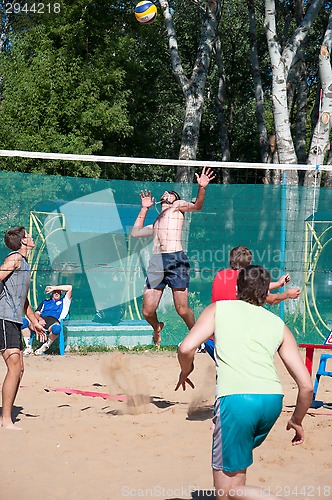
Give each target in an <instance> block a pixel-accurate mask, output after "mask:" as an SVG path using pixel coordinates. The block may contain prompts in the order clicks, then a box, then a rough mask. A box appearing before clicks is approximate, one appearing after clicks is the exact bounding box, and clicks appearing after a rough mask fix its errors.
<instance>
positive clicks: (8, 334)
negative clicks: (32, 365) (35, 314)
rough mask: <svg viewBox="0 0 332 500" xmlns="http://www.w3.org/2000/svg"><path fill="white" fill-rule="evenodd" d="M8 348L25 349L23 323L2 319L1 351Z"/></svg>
mask: <svg viewBox="0 0 332 500" xmlns="http://www.w3.org/2000/svg"><path fill="white" fill-rule="evenodd" d="M6 349H20V351H22V350H23V342H22V334H21V324H20V323H14V322H13V321H7V320H6V319H0V351H5V350H6Z"/></svg>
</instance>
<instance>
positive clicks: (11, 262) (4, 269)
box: [0, 253, 22, 281]
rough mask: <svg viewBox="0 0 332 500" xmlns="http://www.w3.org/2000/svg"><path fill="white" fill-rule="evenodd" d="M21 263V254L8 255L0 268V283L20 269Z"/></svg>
mask: <svg viewBox="0 0 332 500" xmlns="http://www.w3.org/2000/svg"><path fill="white" fill-rule="evenodd" d="M21 262H22V256H21V254H19V253H14V254H12V255H8V257H7V258H6V259H5V260H4V262H3V264H2V265H1V266H0V281H3V280H5V279H6V278H7V276H9V275H10V274H11V273H12V272H13V271H15V270H16V269H19V268H20V267H21Z"/></svg>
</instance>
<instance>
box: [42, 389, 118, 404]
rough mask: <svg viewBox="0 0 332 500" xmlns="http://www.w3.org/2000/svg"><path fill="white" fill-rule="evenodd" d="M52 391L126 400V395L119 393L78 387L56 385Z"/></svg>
mask: <svg viewBox="0 0 332 500" xmlns="http://www.w3.org/2000/svg"><path fill="white" fill-rule="evenodd" d="M51 390H52V391H54V392H64V393H66V394H80V395H81V396H90V397H92V398H103V399H116V400H118V401H128V396H124V395H120V394H106V393H103V392H91V391H81V390H80V389H68V388H66V387H57V388H56V389H51Z"/></svg>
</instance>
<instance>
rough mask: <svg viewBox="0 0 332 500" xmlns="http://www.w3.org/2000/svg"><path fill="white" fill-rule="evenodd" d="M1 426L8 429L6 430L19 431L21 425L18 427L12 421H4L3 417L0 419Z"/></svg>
mask: <svg viewBox="0 0 332 500" xmlns="http://www.w3.org/2000/svg"><path fill="white" fill-rule="evenodd" d="M1 427H3V428H4V429H6V430H8V431H21V430H22V428H21V427H18V426H17V425H15V424H14V423H13V422H11V421H10V422H7V423H6V422H4V421H3V419H1Z"/></svg>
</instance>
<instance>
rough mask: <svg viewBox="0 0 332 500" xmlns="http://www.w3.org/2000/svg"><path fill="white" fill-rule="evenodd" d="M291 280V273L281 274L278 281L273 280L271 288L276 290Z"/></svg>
mask: <svg viewBox="0 0 332 500" xmlns="http://www.w3.org/2000/svg"><path fill="white" fill-rule="evenodd" d="M289 282H290V276H289V274H284V275H283V276H281V277H280V278H279V279H278V281H271V283H270V286H269V290H276V289H277V288H282V287H283V286H284V285H286V283H289Z"/></svg>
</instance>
